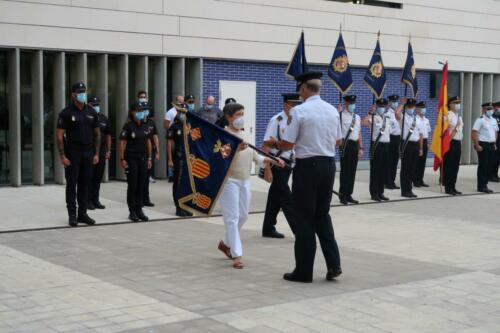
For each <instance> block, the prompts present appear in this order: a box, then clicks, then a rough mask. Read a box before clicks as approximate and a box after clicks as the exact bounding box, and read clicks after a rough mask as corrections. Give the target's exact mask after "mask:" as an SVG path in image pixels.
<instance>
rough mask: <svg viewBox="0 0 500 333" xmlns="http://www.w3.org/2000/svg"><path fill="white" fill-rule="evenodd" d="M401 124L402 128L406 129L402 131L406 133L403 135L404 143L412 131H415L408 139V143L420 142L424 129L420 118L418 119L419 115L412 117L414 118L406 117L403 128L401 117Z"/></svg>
mask: <svg viewBox="0 0 500 333" xmlns="http://www.w3.org/2000/svg"><path fill="white" fill-rule="evenodd" d="M400 123H401V127H404V128H403V130H402V131H404V133H403V134H402V135H403V136H402V137H401V138H402V139H403V142H404V141H405V140H406V138H407V137H408V134H409V133H410V130H413V132H412V133H411V134H410V137H408V141H409V142H417V141H418V140H420V129H421V128H422V124H421V120H420V117H418V116H417V115H412V116H410V115H406V116H404V126H403V117H401V120H400Z"/></svg>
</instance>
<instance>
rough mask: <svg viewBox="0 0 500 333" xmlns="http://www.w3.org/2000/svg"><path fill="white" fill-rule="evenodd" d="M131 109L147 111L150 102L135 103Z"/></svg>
mask: <svg viewBox="0 0 500 333" xmlns="http://www.w3.org/2000/svg"><path fill="white" fill-rule="evenodd" d="M130 109H131V110H137V111H142V110H147V109H149V103H148V102H135V103H133V104H132V106H131V107H130Z"/></svg>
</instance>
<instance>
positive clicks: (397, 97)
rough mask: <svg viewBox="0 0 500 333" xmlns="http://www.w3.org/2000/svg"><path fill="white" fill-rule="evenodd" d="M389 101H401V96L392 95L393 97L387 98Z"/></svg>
mask: <svg viewBox="0 0 500 333" xmlns="http://www.w3.org/2000/svg"><path fill="white" fill-rule="evenodd" d="M387 99H388V100H389V101H391V102H392V101H399V95H391V96H387Z"/></svg>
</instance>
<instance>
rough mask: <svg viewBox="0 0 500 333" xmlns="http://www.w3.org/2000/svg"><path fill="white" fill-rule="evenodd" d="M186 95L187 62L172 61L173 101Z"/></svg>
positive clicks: (179, 59) (177, 59)
mask: <svg viewBox="0 0 500 333" xmlns="http://www.w3.org/2000/svg"><path fill="white" fill-rule="evenodd" d="M185 94H186V61H185V59H184V58H175V59H172V99H175V96H177V95H183V96H184V95H185Z"/></svg>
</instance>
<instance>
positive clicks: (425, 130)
mask: <svg viewBox="0 0 500 333" xmlns="http://www.w3.org/2000/svg"><path fill="white" fill-rule="evenodd" d="M426 113H427V109H426V108H425V102H424V101H422V102H419V103H417V117H418V118H419V119H420V133H422V139H423V144H422V147H423V149H424V151H423V154H422V156H419V157H418V158H417V165H416V167H415V173H414V174H413V186H415V187H429V185H427V184H426V183H425V182H424V174H425V163H426V162H427V152H428V150H429V135H430V133H431V131H432V129H431V123H430V122H429V119H427V117H426V116H425V115H426Z"/></svg>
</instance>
